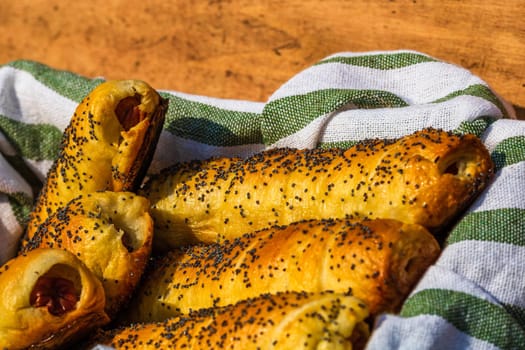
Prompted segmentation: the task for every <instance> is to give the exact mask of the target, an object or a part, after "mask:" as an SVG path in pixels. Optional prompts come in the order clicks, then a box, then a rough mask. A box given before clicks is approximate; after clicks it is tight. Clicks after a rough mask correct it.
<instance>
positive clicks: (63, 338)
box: [0, 248, 109, 350]
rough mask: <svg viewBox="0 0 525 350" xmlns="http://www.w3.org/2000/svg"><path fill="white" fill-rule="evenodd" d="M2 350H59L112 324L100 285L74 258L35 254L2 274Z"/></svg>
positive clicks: (58, 251)
mask: <svg viewBox="0 0 525 350" xmlns="http://www.w3.org/2000/svg"><path fill="white" fill-rule="evenodd" d="M0 295H1V296H2V298H1V299H0V315H2V316H1V317H0V347H1V348H2V349H10V350H16V349H33V348H34V349H58V348H64V346H65V345H68V344H69V345H71V344H72V343H73V342H75V341H77V340H78V339H80V338H81V337H83V336H85V335H87V334H88V333H89V332H91V331H93V330H94V329H96V328H97V327H100V326H102V325H105V324H107V323H108V322H109V317H108V316H107V315H106V313H105V312H104V303H105V298H104V289H103V288H102V284H101V283H100V281H99V280H98V279H97V278H96V277H95V276H94V275H93V274H92V273H91V271H90V270H89V269H88V268H87V267H86V266H85V265H84V264H83V263H82V262H81V261H80V260H79V259H77V258H76V257H75V256H74V255H73V254H72V253H70V252H67V251H64V250H61V249H49V248H48V249H37V250H33V251H31V252H28V253H27V254H23V255H19V256H17V257H15V258H13V259H11V260H10V261H8V262H7V263H6V264H4V265H3V266H2V267H1V268H0Z"/></svg>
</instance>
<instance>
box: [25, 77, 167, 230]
mask: <svg viewBox="0 0 525 350" xmlns="http://www.w3.org/2000/svg"><path fill="white" fill-rule="evenodd" d="M166 110H167V101H166V100H165V99H163V98H161V96H160V95H159V94H158V93H157V92H156V91H155V90H154V89H152V88H151V87H150V86H149V85H147V84H146V83H144V82H142V81H138V80H119V81H108V82H105V83H102V84H101V85H99V86H98V87H96V88H95V89H94V90H93V91H92V92H91V93H90V94H89V95H88V96H86V97H85V98H84V99H83V100H82V102H81V103H80V104H79V105H78V107H77V109H76V111H75V113H74V115H73V116H72V118H71V121H70V124H69V125H68V126H67V128H66V129H65V131H64V136H63V139H62V145H61V150H60V153H59V155H58V158H57V160H56V161H55V162H54V163H53V165H52V167H51V169H50V170H49V172H48V175H47V179H46V182H45V184H44V187H43V188H42V190H41V192H40V195H39V197H38V199H37V203H36V205H35V208H34V210H33V212H32V213H31V215H30V220H29V223H28V227H27V232H26V235H27V238H31V237H32V236H33V234H34V233H35V232H36V231H37V229H38V226H39V225H40V224H41V223H42V222H44V221H45V219H46V218H47V217H48V216H49V215H50V214H52V213H54V212H56V211H57V210H58V209H59V208H61V207H63V206H64V205H65V204H66V203H68V202H69V201H70V200H72V199H73V198H75V197H77V196H78V195H79V194H83V193H84V194H85V193H91V192H96V191H105V190H108V191H134V190H136V189H137V187H138V186H139V185H140V184H141V182H142V181H143V179H144V176H145V172H146V169H147V168H148V166H149V164H150V161H151V158H152V157H153V153H154V150H155V147H156V144H157V140H158V137H159V135H160V132H161V129H162V126H163V123H164V117H165V113H166Z"/></svg>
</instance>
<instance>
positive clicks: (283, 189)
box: [141, 128, 493, 249]
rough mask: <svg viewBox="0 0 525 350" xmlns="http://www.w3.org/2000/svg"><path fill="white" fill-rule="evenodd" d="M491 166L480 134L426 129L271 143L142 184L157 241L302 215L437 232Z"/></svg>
mask: <svg viewBox="0 0 525 350" xmlns="http://www.w3.org/2000/svg"><path fill="white" fill-rule="evenodd" d="M492 173H493V163H492V161H491V158H490V154H489V152H488V151H487V149H486V148H485V146H484V145H483V143H482V142H481V141H480V139H479V138H478V137H476V136H475V135H472V134H466V135H458V134H454V133H452V132H446V131H443V130H437V129H431V128H428V129H424V130H421V131H418V132H415V133H413V134H410V135H407V136H405V137H401V138H399V139H396V140H379V139H374V140H368V141H363V142H360V143H358V144H356V145H354V146H353V147H350V148H348V149H346V150H344V149H313V150H306V149H303V150H298V149H283V148H281V149H272V150H268V151H264V152H261V153H258V154H255V155H253V156H251V157H248V158H246V159H239V158H229V159H226V158H223V159H212V160H204V161H193V162H187V163H182V164H175V165H174V166H172V167H170V168H169V169H166V170H164V171H162V172H161V173H160V174H158V175H157V176H154V177H153V178H152V179H150V181H148V183H147V184H146V185H145V187H144V188H143V190H142V192H141V193H142V194H143V195H144V196H146V197H148V198H149V199H150V201H151V203H152V216H153V218H154V221H155V232H156V238H155V239H156V242H154V246H155V247H156V248H159V249H162V248H164V247H176V246H180V245H186V244H193V243H196V242H207V243H210V242H220V241H223V240H225V239H233V238H235V237H238V236H240V235H242V234H244V233H246V232H251V231H256V230H259V229H261V228H264V227H269V226H272V225H286V224H290V223H292V222H295V221H299V220H304V219H323V218H346V217H361V218H365V217H366V218H390V219H396V220H400V221H403V222H406V223H412V224H420V225H424V226H425V227H427V228H428V229H429V230H431V231H432V232H433V233H440V232H442V231H443V230H445V229H446V228H447V227H449V225H450V223H451V222H452V221H453V220H454V219H456V218H457V216H458V215H459V214H460V213H461V212H462V211H463V210H464V209H466V208H467V206H468V205H469V204H470V203H471V202H472V200H473V199H474V198H475V197H476V196H477V195H478V194H479V193H480V192H481V191H482V190H483V189H484V188H485V186H486V185H487V183H488V182H489V180H490V178H491V176H492Z"/></svg>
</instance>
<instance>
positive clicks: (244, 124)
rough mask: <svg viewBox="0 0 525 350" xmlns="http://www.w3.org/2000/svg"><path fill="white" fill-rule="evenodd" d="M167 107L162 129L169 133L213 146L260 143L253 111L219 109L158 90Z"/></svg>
mask: <svg viewBox="0 0 525 350" xmlns="http://www.w3.org/2000/svg"><path fill="white" fill-rule="evenodd" d="M161 95H162V96H163V97H165V98H168V99H169V101H170V106H169V109H168V113H167V115H166V123H165V125H164V128H165V129H166V130H167V131H169V132H170V133H171V134H173V135H176V136H179V137H182V138H186V139H191V140H194V141H197V142H200V143H203V144H207V145H214V146H237V145H245V144H260V143H262V135H261V131H260V130H261V119H260V115H259V114H257V113H250V112H238V111H232V110H226V109H221V108H218V107H215V106H212V105H208V104H205V103H200V102H195V101H190V100H186V99H183V98H181V97H178V96H174V95H170V94H166V93H162V94H161Z"/></svg>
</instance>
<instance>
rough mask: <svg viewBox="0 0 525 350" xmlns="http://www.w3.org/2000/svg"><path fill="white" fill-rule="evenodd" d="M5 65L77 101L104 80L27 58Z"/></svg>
mask: <svg viewBox="0 0 525 350" xmlns="http://www.w3.org/2000/svg"><path fill="white" fill-rule="evenodd" d="M7 65H8V66H11V67H13V68H16V69H19V70H23V71H26V72H28V73H29V74H31V75H32V76H33V77H34V78H35V79H36V80H38V81H39V82H41V83H42V84H44V85H45V86H47V87H48V88H50V89H52V90H54V91H55V92H57V93H58V94H60V95H62V96H64V97H67V98H69V99H70V100H73V101H75V102H77V103H78V102H80V101H82V99H83V98H84V97H85V96H86V95H87V94H89V93H90V92H91V90H93V89H94V88H95V87H96V86H97V85H99V84H100V83H102V82H103V81H104V80H103V79H100V78H99V79H89V78H85V77H82V76H80V75H78V74H74V73H71V72H68V71H63V70H57V69H53V68H50V67H48V66H46V65H44V64H42V63H38V62H33V61H28V60H19V61H13V62H10V63H9V64H7ZM36 98H37V97H36Z"/></svg>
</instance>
